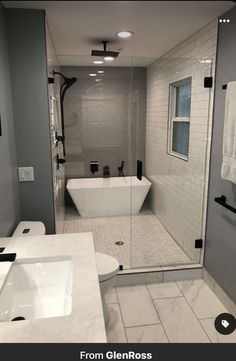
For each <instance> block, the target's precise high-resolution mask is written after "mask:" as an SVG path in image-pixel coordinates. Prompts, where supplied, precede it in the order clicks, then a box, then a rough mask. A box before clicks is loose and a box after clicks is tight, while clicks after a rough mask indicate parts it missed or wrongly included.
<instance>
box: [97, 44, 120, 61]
mask: <svg viewBox="0 0 236 361" xmlns="http://www.w3.org/2000/svg"><path fill="white" fill-rule="evenodd" d="M102 43H103V50H92V51H91V55H92V56H101V57H103V58H105V57H106V56H107V57H108V56H111V57H112V58H117V57H118V55H119V54H120V52H119V51H115V50H107V43H108V41H102Z"/></svg>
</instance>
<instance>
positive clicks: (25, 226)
mask: <svg viewBox="0 0 236 361" xmlns="http://www.w3.org/2000/svg"><path fill="white" fill-rule="evenodd" d="M45 234H46V228H45V225H44V224H43V222H38V221H22V222H20V223H19V224H18V226H17V227H16V229H15V232H14V233H13V235H12V237H25V236H43V235H45Z"/></svg>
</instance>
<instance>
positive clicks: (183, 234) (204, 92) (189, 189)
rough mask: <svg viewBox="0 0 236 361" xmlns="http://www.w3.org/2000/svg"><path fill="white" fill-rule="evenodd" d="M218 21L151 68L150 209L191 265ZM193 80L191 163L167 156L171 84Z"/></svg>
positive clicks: (198, 232) (203, 191)
mask: <svg viewBox="0 0 236 361" xmlns="http://www.w3.org/2000/svg"><path fill="white" fill-rule="evenodd" d="M216 43H217V20H214V21H213V22H211V23H210V24H208V25H207V26H205V27H204V28H203V29H201V30H200V31H198V32H197V33H195V34H194V35H192V36H191V37H190V38H188V39H187V40H186V41H184V42H183V43H181V44H180V45H178V46H177V47H176V48H174V49H172V50H171V51H170V52H168V53H167V54H165V55H164V56H163V57H162V58H160V59H158V60H157V61H155V62H154V63H153V64H151V65H150V66H149V67H148V70H147V119H146V162H145V163H146V169H145V173H146V176H147V177H148V178H149V179H150V181H151V182H152V188H151V191H150V193H149V197H148V205H149V206H150V208H151V209H152V210H153V212H154V213H155V214H156V215H157V216H158V217H159V219H160V220H161V221H162V222H163V224H164V225H165V227H166V228H167V230H168V231H169V233H170V234H171V235H172V237H173V238H174V239H175V240H176V241H177V242H178V243H179V245H180V246H181V247H182V248H183V249H184V250H185V252H186V253H187V254H188V256H189V257H190V258H191V260H192V261H196V262H199V260H200V251H199V249H195V247H194V242H195V239H198V238H203V239H204V230H205V215H206V201H207V188H208V171H209V153H210V143H211V126H212V107H213V94H214V86H213V87H212V88H211V89H208V88H204V77H206V76H213V77H214V74H215V58H216ZM187 77H192V99H191V115H190V143H189V158H188V161H185V160H182V159H179V158H177V157H174V156H172V155H169V154H168V153H167V131H168V100H169V84H171V83H173V82H176V81H179V80H181V79H185V78H187Z"/></svg>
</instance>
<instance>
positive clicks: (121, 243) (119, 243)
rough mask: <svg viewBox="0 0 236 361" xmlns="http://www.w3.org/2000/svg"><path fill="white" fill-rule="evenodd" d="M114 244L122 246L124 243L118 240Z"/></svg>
mask: <svg viewBox="0 0 236 361" xmlns="http://www.w3.org/2000/svg"><path fill="white" fill-rule="evenodd" d="M115 244H116V245H117V246H123V245H124V242H122V241H118V242H115Z"/></svg>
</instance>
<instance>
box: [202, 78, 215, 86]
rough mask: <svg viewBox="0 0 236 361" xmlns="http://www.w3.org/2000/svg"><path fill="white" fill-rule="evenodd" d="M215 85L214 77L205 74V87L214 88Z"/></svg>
mask: <svg viewBox="0 0 236 361" xmlns="http://www.w3.org/2000/svg"><path fill="white" fill-rule="evenodd" d="M212 85H213V77H212V76H205V78H204V88H212Z"/></svg>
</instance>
